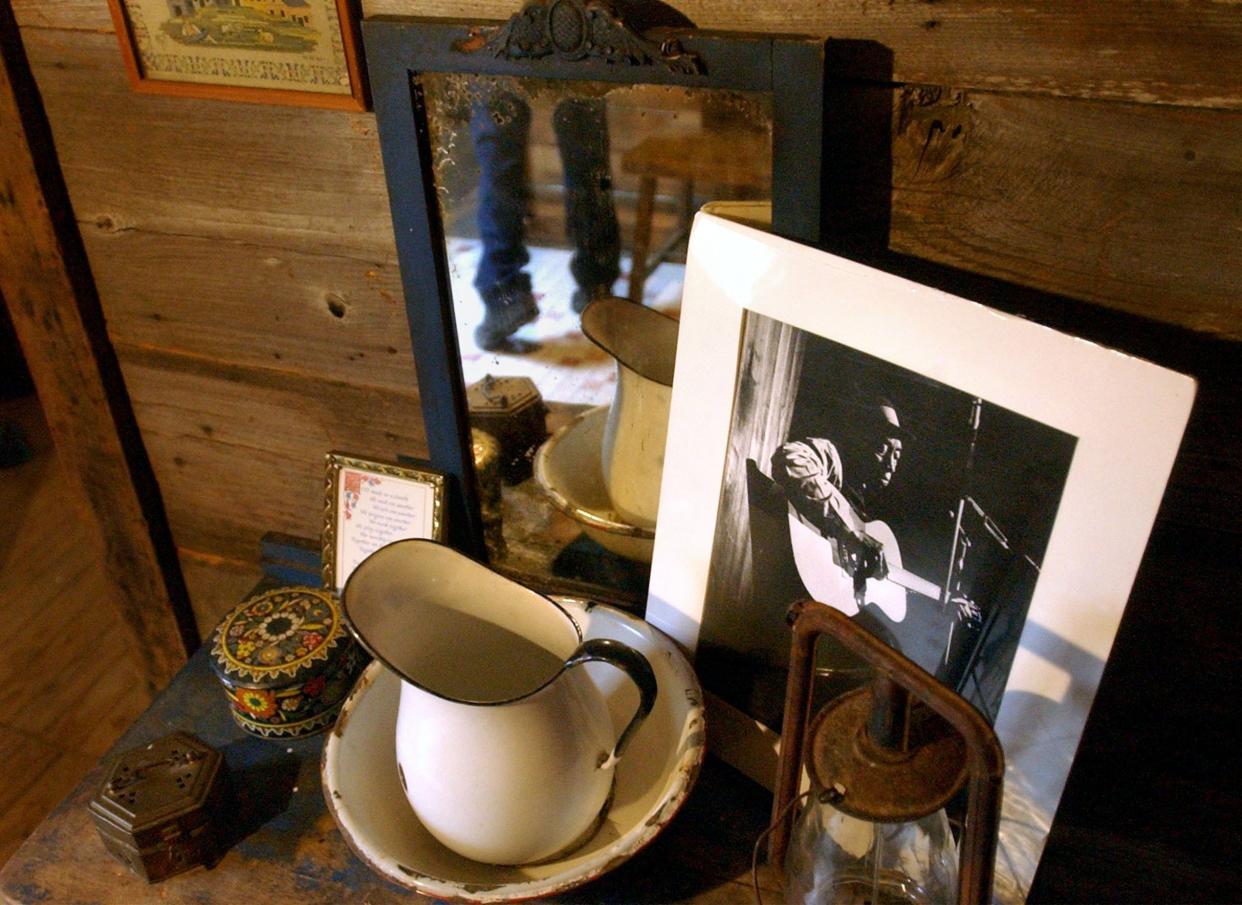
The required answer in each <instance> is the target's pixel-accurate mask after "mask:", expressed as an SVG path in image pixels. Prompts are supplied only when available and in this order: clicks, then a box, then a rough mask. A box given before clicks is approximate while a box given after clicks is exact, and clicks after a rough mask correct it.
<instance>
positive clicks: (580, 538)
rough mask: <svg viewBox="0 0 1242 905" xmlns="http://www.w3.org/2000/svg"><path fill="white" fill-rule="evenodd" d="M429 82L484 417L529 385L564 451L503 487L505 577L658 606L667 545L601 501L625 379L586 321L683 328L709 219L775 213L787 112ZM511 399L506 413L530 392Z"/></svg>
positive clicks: (680, 98) (760, 96) (456, 280)
mask: <svg viewBox="0 0 1242 905" xmlns="http://www.w3.org/2000/svg"><path fill="white" fill-rule="evenodd" d="M415 82H416V85H415V87H416V89H417V90H418V92H420V93H421V95H422V98H423V103H424V106H425V111H426V116H427V124H428V130H429V139H430V146H431V152H432V162H433V163H432V168H433V173H434V178H435V182H436V193H437V195H438V199H439V205H440V217H441V221H442V224H443V228H444V235H445V243H446V247H445V255H446V260H447V263H448V268H449V277H450V282H451V286H452V294H453V303H454V309H455V314H456V327H457V339H458V343H459V346H460V349H461V357H462V361H461V364H462V373H463V376H464V379H465V384H466V386H467V388H470V387H472V386H474V387H476V389H475V390H474V391H473V392H471V393H470V395H471V398H472V400H477V399H478V392H479V387H480V386H490V385H491V384H481V382H484V381H487V380H488V379H489V378H493V379H494V378H524V379H526V380H529V381H530V382H531V384H533V388H534V389H535V390H537V391H538V394H539V396H540V397H541V399H542V404H543V405H544V406H545V407H546V409H547V417H546V425H547V429H548V431H549V432H550V433H551V434H552V435H553V440H552V443H551V444H550V445H549V444H547V443H545V444H544V456H543V459H544V461H543V462H542V463H540V464H541V466H542V467H541V468H540V469H536V468H535V467H534V465H535V463H534V462H531V463H530V466H529V467H528V468H527V469H525V470H523V469H520V468H519V469H517V470H516V472H514V470H512V469H510V470H509V474H508V475H507V479H506V480H505V481H503V482H502V502H501V506H500V524H501V525H502V530H501V533H500V534H495V533H489V538H488V546H489V554H490V556H491V559H492V562H493V565H495V566H497V567H498V568H500V569H502V570H503V571H508V572H513V573H517V574H519V575H521V576H524V577H532V576H533V577H535V578H537V579H540V580H541V583H542V584H543V585H544V586H545V587H546V588H556V587H558V586H559V587H565V588H573V587H574V586H575V585H576V584H579V583H586V584H589V585H593V586H604V587H607V588H609V589H610V590H611V591H612V592H614V593H612V594H610V595H608V597H607V598H606V599H612V600H617V599H620V600H622V601H624V600H627V599H628V600H633V601H635V602H641V601H642V600H643V599H645V593H646V581H647V573H648V567H649V557H650V548H651V541H650V533H651V532H650V531H646V532H645V533H643V532H638V534H637V536H636V535H635V534H633V533H630V534H627V533H626V532H625V530H624V526H625V525H626V524H627V523H626V522H624V521H623V520H620V516H618V515H617V513H616V512H615V510H614V509H613V508H612V507H610V506H609V498H608V496H607V494H606V493H605V492H604V489H603V488H602V487H601V486H600V484H601V479H600V473H601V465H600V462H599V458H600V449H599V447H600V434H601V431H602V424H603V421H602V420H601V419H602V418H603V417H604V416H603V415H601V414H600V413H601V412H602V411H603V410H602V409H600V407H604V406H608V405H610V404H611V403H612V402H613V400H614V394H615V393H616V387H617V380H618V367H617V364H616V361H615V359H614V358H613V357H612V355H610V354H609V353H608V352H606V351H605V350H604V349H602V348H600V347H599V346H597V345H596V344H594V343H593V342H592V341H591V340H590V339H588V338H587V337H586V336H585V335H584V333H583V331H582V326H581V312H582V311H583V309H584V308H585V306H586V305H587V304H588V303H590V302H591V301H592V300H594V299H596V298H598V297H602V296H620V297H623V298H627V299H629V300H630V301H632V302H634V303H638V304H642V305H644V306H647V307H650V308H653V309H655V310H657V311H660V312H662V313H664V314H666V315H668V316H669V317H671V318H674V319H675V318H676V317H677V314H678V310H679V307H680V301H681V287H682V278H683V274H684V270H685V240H686V237H687V234H688V231H689V226H690V220H691V218H692V216H693V213H694V211H696V210H697V209H698V208H699V207H700V206H701V205H702V204H704V203H706V202H708V201H712V200H720V199H746V198H768V197H770V192H771V188H770V186H771V161H772V147H771V145H772V128H771V123H772V111H771V96H770V95H768V94H766V93H758V92H738V91H726V90H717V89H686V88H683V87H671V86H658V85H617V84H613V83H605V82H588V81H572V82H566V81H563V80H545V79H532V78H514V77H496V76H480V75H470V74H458V73H447V74H445V73H423V74H419V75H417V76H415ZM497 385H499V386H501V393H500V395H501V396H502V397H506V394H508V395H510V396H511V395H512V390H513V389H514V388H518V390H519V391H520V389H521V388H522V387H525V386H529V385H528V384H526V383H525V382H524V381H519V382H518V383H510V382H505V383H503V384H497ZM519 394H520V393H519ZM506 398H507V397H506ZM506 398H502V399H500V400H499V401H498V404H500V405H501V406H502V407H503V404H504V402H505V401H506ZM493 401H496V400H493ZM472 408H473V405H472ZM593 410H595V414H594V415H592V414H591V413H592V411H593ZM473 420H475V419H474V417H473V416H472V421H473ZM515 420H517V421H522V420H523V419H522V418H520V417H519V418H516V419H515ZM476 423H477V422H476ZM558 431H560V433H559V434H558V433H557V432H558ZM529 452H531V453H533V452H534V449H533V448H532V449H531V450H529ZM549 485H551V486H549ZM601 494H602V495H601ZM483 495H484V496H485V497H486V489H484V490H483ZM486 520H487V515H486V513H485V521H486ZM610 520H611V523H610ZM617 525H620V526H621V528H620V529H618V528H617V527H616V526H617Z"/></svg>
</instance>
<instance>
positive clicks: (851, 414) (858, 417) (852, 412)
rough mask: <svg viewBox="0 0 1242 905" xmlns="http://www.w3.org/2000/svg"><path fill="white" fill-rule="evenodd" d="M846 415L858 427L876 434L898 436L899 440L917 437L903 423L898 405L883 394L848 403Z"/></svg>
mask: <svg viewBox="0 0 1242 905" xmlns="http://www.w3.org/2000/svg"><path fill="white" fill-rule="evenodd" d="M845 415H846V417H848V418H850V419H851V420H852V421H853V423H854V426H855V427H856V428H858V429H860V430H862V431H865V432H867V433H870V434H873V435H875V436H884V437H896V438H897V439H898V440H912V439H914V437H915V435H914V433H913V432H911V431H910V430H909V429H908V428H906V427H904V426H903V425H902V423H901V419H900V417H898V415H897V407H896V406H895V405H893V403H892V402H891V401H890V400H889V399H887V398H885V397H883V396H877V397H875V398H873V399H869V400H858V401H853V402H849V403H846V405H845Z"/></svg>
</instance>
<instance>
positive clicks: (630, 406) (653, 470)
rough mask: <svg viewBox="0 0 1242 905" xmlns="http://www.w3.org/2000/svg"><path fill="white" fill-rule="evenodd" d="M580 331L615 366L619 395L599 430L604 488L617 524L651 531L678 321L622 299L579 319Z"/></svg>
mask: <svg viewBox="0 0 1242 905" xmlns="http://www.w3.org/2000/svg"><path fill="white" fill-rule="evenodd" d="M582 332H583V333H585V334H586V335H587V337H588V338H589V339H590V340H591V341H592V342H594V343H595V344H596V345H597V346H599V347H600V348H601V349H603V350H604V351H605V352H607V353H608V354H609V355H611V356H612V357H613V358H614V359H615V360H616V362H617V391H616V395H615V396H614V398H613V401H612V406H611V408H609V410H608V424H607V426H606V427H605V428H604V445H603V449H602V451H601V453H602V462H601V464H602V466H603V470H604V486H605V488H606V489H607V490H608V496H609V498H610V499H611V501H612V505H613V508H615V509H616V510H617V514H618V515H620V516H621V518H622V519H623V520H624V521H626V522H628V523H630V524H631V525H637V526H639V527H642V528H654V527H655V523H656V514H657V512H658V511H659V508H660V478H661V475H662V474H663V473H664V442H665V438H666V436H667V434H668V410H669V403H670V401H671V399H672V395H673V364H674V360H675V359H676V357H677V321H675V320H673V319H672V318H671V317H668V316H667V315H665V314H661V313H660V312H658V311H656V310H655V309H653V308H647V307H645V306H643V305H639V304H636V303H634V302H631V301H628V300H626V299H621V298H606V299H599V300H598V301H595V302H592V303H591V304H590V305H588V306H587V309H586V310H585V311H584V312H582Z"/></svg>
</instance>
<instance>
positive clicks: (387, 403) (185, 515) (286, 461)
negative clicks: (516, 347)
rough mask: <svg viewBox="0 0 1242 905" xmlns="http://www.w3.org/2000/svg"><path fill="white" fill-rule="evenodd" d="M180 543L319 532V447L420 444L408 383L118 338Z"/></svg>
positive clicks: (235, 544)
mask: <svg viewBox="0 0 1242 905" xmlns="http://www.w3.org/2000/svg"><path fill="white" fill-rule="evenodd" d="M118 351H119V353H120V355H121V357H122V361H123V362H124V368H125V377H126V382H127V384H128V385H129V387H130V394H131V396H132V398H133V400H134V408H135V412H136V413H137V416H138V421H139V424H140V425H141V426H142V432H143V437H144V440H145V442H146V444H147V449H148V450H149V451H150V455H151V461H152V464H153V466H154V468H155V472H156V474H157V476H158V477H159V481H160V486H161V487H162V488H163V489H164V497H165V501H166V505H167V508H168V518H169V521H170V523H171V524H172V529H173V535H174V536H175V537H176V539H177V543H178V546H179V547H180V548H182V549H190V550H194V551H197V552H198V553H201V554H207V555H210V556H221V557H225V558H228V559H232V560H236V561H238V562H257V560H258V550H259V540H260V538H261V536H262V535H263V533H264V532H267V531H282V532H284V533H287V534H294V535H298V536H301V537H318V536H319V533H320V529H321V528H322V524H323V480H324V465H323V457H324V454H325V453H327V452H329V451H330V450H333V449H343V450H345V451H347V452H353V453H356V454H358V455H361V456H365V457H370V458H379V459H386V460H389V461H396V458H397V456H398V455H410V456H416V457H419V456H425V455H426V439H425V434H424V432H423V425H422V419H421V417H420V415H419V411H420V407H419V402H418V396H417V394H415V393H407V394H398V393H395V392H392V391H388V390H381V389H377V388H373V387H359V386H352V385H349V384H345V383H343V382H339V381H330V380H323V379H319V378H315V377H313V376H309V375H299V374H293V373H290V372H288V371H283V370H278V369H258V368H251V367H245V366H241V365H235V364H228V363H225V362H218V361H213V360H207V359H198V358H191V357H188V356H179V355H174V354H169V353H166V352H162V351H159V350H152V349H143V348H137V347H130V346H121V347H119V350H118Z"/></svg>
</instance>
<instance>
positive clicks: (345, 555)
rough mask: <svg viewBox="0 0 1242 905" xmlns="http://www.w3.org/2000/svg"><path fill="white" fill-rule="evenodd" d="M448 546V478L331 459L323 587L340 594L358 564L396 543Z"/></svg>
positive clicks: (327, 475)
mask: <svg viewBox="0 0 1242 905" xmlns="http://www.w3.org/2000/svg"><path fill="white" fill-rule="evenodd" d="M409 538H426V539H429V540H435V541H443V540H444V475H443V474H442V473H441V472H438V471H435V470H433V469H428V468H414V467H412V466H408V465H392V464H389V463H387V462H371V461H368V460H366V459H359V458H356V457H354V456H348V455H345V454H343V453H338V452H333V453H328V455H327V458H326V472H325V481H324V526H323V539H322V540H323V583H324V586H325V587H327V588H331V589H332V590H335V591H340V590H341V589H342V588H344V587H345V581H346V579H348V578H349V575H350V573H351V572H353V571H354V569H355V568H356V567H357V566H358V564H359V563H360V562H362V561H363V560H364V559H366V558H367V557H368V556H370V555H371V554H372V553H374V552H375V551H376V550H378V549H379V548H380V547H383V546H385V545H386V544H390V543H392V542H393V541H398V540H407V539H409Z"/></svg>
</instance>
